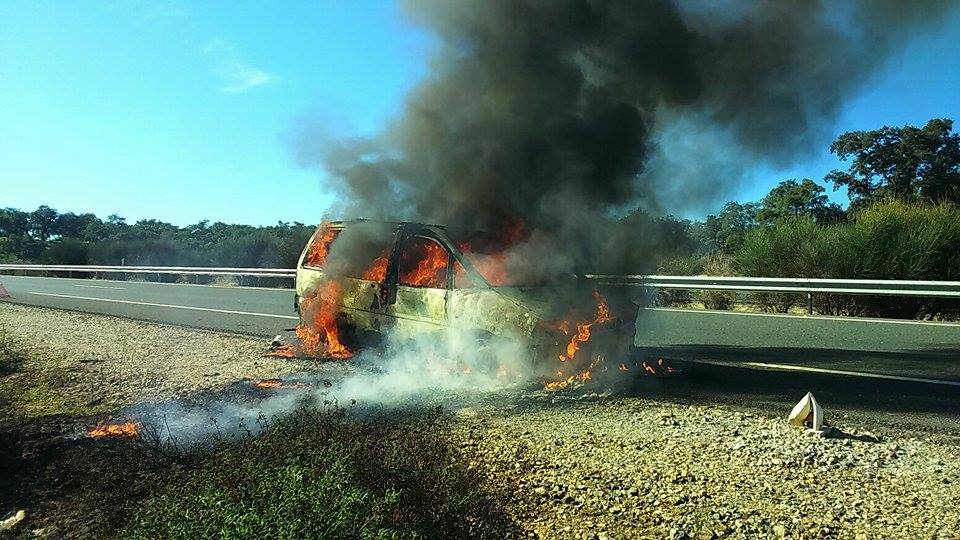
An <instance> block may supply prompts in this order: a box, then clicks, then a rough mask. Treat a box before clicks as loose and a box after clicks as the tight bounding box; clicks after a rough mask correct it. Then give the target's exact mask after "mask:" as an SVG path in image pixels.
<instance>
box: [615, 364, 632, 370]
mask: <svg viewBox="0 0 960 540" xmlns="http://www.w3.org/2000/svg"><path fill="white" fill-rule="evenodd" d="M618 369H619V370H620V371H630V368H629V367H627V365H626V364H624V363H623V362H620V366H619V367H618Z"/></svg>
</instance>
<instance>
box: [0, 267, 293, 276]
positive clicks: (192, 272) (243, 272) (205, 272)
mask: <svg viewBox="0 0 960 540" xmlns="http://www.w3.org/2000/svg"><path fill="white" fill-rule="evenodd" d="M10 271H22V272H68V273H72V272H77V273H81V274H84V273H86V274H177V275H186V276H251V277H279V278H294V277H296V276H297V271H296V270H291V269H289V268H225V267H210V266H96V265H73V264H0V272H10Z"/></svg>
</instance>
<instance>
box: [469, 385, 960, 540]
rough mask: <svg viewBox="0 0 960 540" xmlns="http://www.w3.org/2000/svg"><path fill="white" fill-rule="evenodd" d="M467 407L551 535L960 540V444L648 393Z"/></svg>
mask: <svg viewBox="0 0 960 540" xmlns="http://www.w3.org/2000/svg"><path fill="white" fill-rule="evenodd" d="M460 416H461V417H462V418H463V422H462V429H463V434H464V438H465V441H464V443H463V444H464V445H465V446H466V447H468V448H469V449H471V450H472V452H473V455H475V456H476V461H475V463H474V465H475V466H478V467H483V468H485V469H487V471H488V472H487V474H488V477H489V479H490V481H491V482H492V483H494V484H497V485H506V486H510V487H511V488H512V489H513V491H514V493H515V500H514V505H515V511H516V512H517V517H518V519H519V521H521V522H522V523H525V524H527V526H528V527H529V528H530V529H531V530H532V531H533V532H534V534H535V535H536V536H538V537H542V538H705V539H709V538H727V537H730V538H756V537H782V538H856V539H861V538H960V512H958V511H957V508H960V448H958V447H957V446H955V445H944V444H940V443H934V442H930V441H927V440H924V439H920V438H908V439H888V440H881V441H880V442H865V441H861V440H856V439H854V438H849V437H847V438H820V437H813V436H810V435H806V434H804V430H803V429H801V428H796V427H791V426H789V425H788V424H787V423H786V421H785V419H783V418H780V417H770V416H764V415H756V414H751V413H744V412H741V411H737V410H733V409H730V408H727V407H716V406H701V405H678V404H670V403H663V402H660V401H654V400H646V399H637V398H631V399H616V398H613V399H600V400H597V401H576V402H568V403H558V404H545V405H541V406H534V407H516V408H513V409H511V410H506V411H505V410H502V409H501V410H492V409H480V410H470V409H467V410H463V411H461V413H460ZM840 427H842V428H843V429H844V431H846V432H847V433H848V434H849V435H854V436H859V435H864V434H863V433H862V432H858V431H857V428H856V427H853V426H842V424H841V426H840Z"/></svg>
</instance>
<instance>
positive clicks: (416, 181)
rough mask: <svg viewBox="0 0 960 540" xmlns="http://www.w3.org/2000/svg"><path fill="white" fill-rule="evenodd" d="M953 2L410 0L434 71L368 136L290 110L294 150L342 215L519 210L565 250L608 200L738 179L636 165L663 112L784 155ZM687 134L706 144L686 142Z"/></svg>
mask: <svg viewBox="0 0 960 540" xmlns="http://www.w3.org/2000/svg"><path fill="white" fill-rule="evenodd" d="M950 5H951V3H950V2H936V1H915V2H909V3H906V2H900V1H893V0H863V1H853V0H851V1H848V2H828V1H822V2H818V1H799V0H798V1H762V0H761V1H752V0H750V1H743V2H737V1H727V2H693V1H689V2H687V1H679V0H678V1H670V0H612V1H594V0H458V1H453V2H450V1H447V0H424V1H415V2H410V3H409V4H408V5H407V8H408V12H409V14H410V17H411V18H412V20H413V21H414V22H415V23H417V24H420V25H422V26H424V27H425V28H427V29H429V30H430V31H432V32H434V33H435V34H436V35H437V36H438V37H439V50H438V53H437V55H436V57H435V58H434V59H433V63H432V70H431V74H430V75H429V76H428V77H427V78H426V79H425V80H424V81H423V82H422V83H420V84H419V86H418V87H416V88H415V89H414V90H413V91H412V93H411V95H410V96H409V97H408V99H407V103H406V106H405V109H404V110H403V112H402V114H401V115H400V116H399V118H397V119H396V120H395V121H394V122H393V123H392V124H391V125H389V126H388V127H387V128H386V129H385V131H384V133H383V134H382V136H381V137H377V138H371V139H363V140H339V141H331V140H330V138H328V137H324V138H319V137H315V136H314V134H313V133H312V131H311V130H310V129H309V128H307V127H304V128H303V129H302V132H301V134H300V135H301V136H300V140H299V158H300V160H301V162H302V163H304V164H305V165H310V166H321V167H323V168H324V169H325V170H326V172H327V174H328V178H329V179H330V180H329V184H330V186H331V188H332V189H334V190H336V192H337V193H338V194H339V195H340V198H341V200H342V203H343V207H342V212H340V213H342V214H343V217H353V216H363V217H371V218H380V219H414V220H420V221H426V222H432V223H443V224H449V225H457V226H463V227H467V228H471V229H482V230H496V229H498V228H500V227H502V226H503V225H504V224H505V223H514V222H515V221H516V220H517V219H521V220H522V221H523V222H524V223H526V226H527V228H528V229H529V230H530V231H533V232H534V233H536V232H537V231H540V232H543V233H545V234H547V235H548V236H550V237H551V238H554V239H556V240H555V241H557V242H562V245H563V246H565V248H566V249H567V250H571V249H572V250H574V251H577V250H579V248H580V246H591V245H595V244H596V243H597V242H596V239H597V236H598V235H600V236H602V230H600V231H598V227H592V226H590V225H596V224H602V223H605V222H606V221H608V220H609V219H610V218H611V216H613V215H616V213H617V212H618V211H620V212H622V211H623V210H625V209H630V208H635V207H637V206H638V205H645V206H648V207H655V206H656V207H660V208H666V209H670V208H669V207H670V206H671V205H673V204H675V203H676V201H671V200H665V199H666V197H665V196H663V195H662V194H663V193H667V192H669V193H673V194H677V193H680V194H683V196H684V197H689V198H694V199H695V198H702V197H715V196H719V195H721V194H724V193H722V192H723V186H724V185H726V184H727V183H729V182H734V181H735V180H736V178H734V177H735V176H736V174H735V173H731V172H729V171H728V173H729V174H725V172H724V171H720V170H714V171H705V170H703V169H697V168H696V167H694V169H695V170H697V171H698V174H696V175H690V174H681V172H680V171H677V174H676V175H671V173H670V170H669V168H668V169H667V170H666V171H664V170H662V168H661V169H659V170H657V171H656V173H655V174H654V173H653V172H652V171H650V170H645V164H647V163H648V160H649V159H650V158H651V157H655V156H656V155H657V144H656V141H657V134H658V133H664V132H666V131H664V128H666V127H669V123H670V122H673V121H675V120H677V119H686V120H687V121H688V122H690V123H689V127H688V128H686V129H687V130H688V131H696V130H697V129H699V128H701V127H702V128H704V129H706V128H708V127H709V128H710V129H714V130H719V131H721V132H722V133H724V134H725V136H726V137H727V138H726V139H724V140H725V141H728V144H729V145H730V147H729V148H727V149H725V150H726V151H729V152H732V153H735V154H736V155H737V156H739V158H740V159H743V160H751V161H753V162H757V161H761V162H767V163H773V164H784V163H788V162H790V161H791V160H793V159H795V158H797V157H798V156H802V155H803V154H804V153H806V152H809V151H810V150H811V148H812V147H813V145H814V144H823V137H824V136H825V134H826V133H827V132H828V131H829V129H830V128H831V127H832V125H831V122H832V120H834V118H835V116H836V114H837V113H838V111H839V109H840V107H841V105H842V104H843V103H844V101H845V99H846V98H847V97H848V96H850V94H851V93H852V92H853V91H854V90H856V89H857V88H859V87H861V86H862V85H863V84H865V83H866V82H868V79H869V76H870V75H871V74H872V73H873V72H874V71H875V69H876V68H877V67H878V66H879V65H881V64H882V62H883V60H884V59H885V58H886V56H887V54H888V53H889V52H890V51H892V50H895V49H896V48H897V47H898V46H899V45H901V44H903V43H904V42H905V41H906V40H907V39H908V38H910V37H912V36H914V35H916V34H917V33H918V32H920V31H923V30H924V29H925V28H926V27H927V26H928V25H929V24H931V23H932V22H934V21H937V20H941V19H942V16H943V13H944V11H945V10H946V9H948V8H949V6H950ZM691 119H692V120H691ZM681 135H682V130H681ZM701 150H702V156H709V155H711V154H710V152H711V151H715V150H716V149H707V148H703V149H693V151H692V152H691V154H690V156H689V159H690V160H692V161H695V160H698V159H701V153H700V151H701ZM703 159H704V160H706V157H704V158H703ZM704 162H705V161H704ZM692 176H696V177H692ZM600 229H602V228H600ZM638 234H643V232H642V231H638ZM584 249H585V250H586V251H590V249H588V248H584ZM592 255H596V254H595V253H594V254H592ZM578 256H579V255H577V254H575V256H574V258H577V257H578Z"/></svg>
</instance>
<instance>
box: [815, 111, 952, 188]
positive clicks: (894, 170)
mask: <svg viewBox="0 0 960 540" xmlns="http://www.w3.org/2000/svg"><path fill="white" fill-rule="evenodd" d="M952 130H953V120H950V119H947V118H934V119H932V120H930V121H929V122H927V124H926V125H925V126H924V127H922V128H917V127H914V126H903V127H886V126H884V127H882V128H880V129H875V130H872V131H851V132H848V133H844V134H843V135H841V136H840V137H838V138H837V140H836V141H834V142H833V144H831V145H830V151H831V152H833V153H834V154H836V155H837V157H839V158H840V159H841V160H843V161H846V160H848V159H850V158H851V157H852V158H853V162H852V163H851V164H850V168H849V169H847V170H846V171H839V170H834V171H831V172H830V173H829V174H828V175H827V176H826V177H825V179H826V180H828V181H830V182H833V185H834V189H838V188H840V187H841V186H843V187H846V188H847V193H848V194H849V195H850V200H851V205H852V206H854V207H862V206H864V205H866V204H867V203H869V202H870V201H872V200H875V199H877V198H880V197H883V196H888V195H889V196H893V197H896V198H901V199H904V200H919V201H927V202H938V201H951V202H954V203H960V135H958V134H957V133H954V132H953V131H952Z"/></svg>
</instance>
